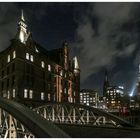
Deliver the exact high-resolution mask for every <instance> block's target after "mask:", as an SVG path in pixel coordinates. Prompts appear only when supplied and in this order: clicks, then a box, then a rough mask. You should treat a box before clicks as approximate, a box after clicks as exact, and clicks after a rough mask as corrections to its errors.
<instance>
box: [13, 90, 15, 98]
mask: <svg viewBox="0 0 140 140" xmlns="http://www.w3.org/2000/svg"><path fill="white" fill-rule="evenodd" d="M15 97H16V90H15V89H13V98H15Z"/></svg>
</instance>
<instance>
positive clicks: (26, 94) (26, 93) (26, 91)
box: [24, 89, 28, 98]
mask: <svg viewBox="0 0 140 140" xmlns="http://www.w3.org/2000/svg"><path fill="white" fill-rule="evenodd" d="M27 97H28V90H27V89H24V98H27Z"/></svg>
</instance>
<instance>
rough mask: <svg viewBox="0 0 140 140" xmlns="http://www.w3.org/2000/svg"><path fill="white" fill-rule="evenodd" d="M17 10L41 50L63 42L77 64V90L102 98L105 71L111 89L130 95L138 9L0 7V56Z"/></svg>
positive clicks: (139, 38) (139, 28)
mask: <svg viewBox="0 0 140 140" xmlns="http://www.w3.org/2000/svg"><path fill="white" fill-rule="evenodd" d="M21 9H24V13H25V18H26V20H27V23H28V27H29V29H30V31H31V32H32V35H33V38H34V40H36V41H37V42H39V43H40V44H41V45H42V46H43V47H45V48H46V49H48V50H49V49H53V48H58V47H61V43H62V42H63V41H64V40H67V41H68V42H69V45H70V50H71V56H75V55H77V56H78V59H79V63H80V67H81V89H82V88H91V89H97V90H99V91H100V92H102V85H103V79H104V71H105V69H107V70H108V71H109V79H110V82H111V83H112V84H114V85H123V86H124V87H125V89H126V91H127V92H130V91H131V90H132V88H133V86H134V85H135V83H136V80H137V79H136V78H137V75H138V56H139V54H140V52H139V51H140V10H139V9H140V3H130V2H129V3H122V2H121V3H109V2H106V3H105V2H104V3H101V2H100V3H97V2H96V3H94V2H91V3H76V2H74V3H62V2H61V3H50V2H45V3H39V2H38V3H34V2H32V3H21V2H20V3H0V50H3V49H4V48H6V47H7V46H8V45H9V40H10V39H12V38H13V37H14V36H15V34H16V31H17V22H18V19H19V16H20V10H21Z"/></svg>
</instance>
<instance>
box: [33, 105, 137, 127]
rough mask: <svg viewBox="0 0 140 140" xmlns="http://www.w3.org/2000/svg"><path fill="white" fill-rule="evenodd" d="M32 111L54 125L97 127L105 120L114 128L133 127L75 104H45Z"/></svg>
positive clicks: (110, 115)
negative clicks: (76, 124) (87, 125)
mask: <svg viewBox="0 0 140 140" xmlns="http://www.w3.org/2000/svg"><path fill="white" fill-rule="evenodd" d="M33 110H34V111H36V112H37V113H38V114H40V115H41V116H43V117H44V118H46V119H47V120H51V121H53V122H55V123H73V124H74V123H81V124H82V123H83V124H90V125H91V124H93V125H99V124H105V123H106V122H107V121H106V120H110V122H111V123H112V124H113V125H114V126H116V127H120V126H121V127H135V126H134V125H132V124H131V123H130V122H128V121H125V120H123V119H122V118H120V117H118V116H115V115H113V114H111V113H108V112H105V111H103V110H101V109H97V108H93V107H90V106H85V105H81V104H76V103H75V104H73V103H47V104H45V105H43V106H40V107H38V108H35V109H33ZM91 117H92V118H91ZM108 122H109V121H108Z"/></svg>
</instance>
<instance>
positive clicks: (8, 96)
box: [7, 90, 10, 99]
mask: <svg viewBox="0 0 140 140" xmlns="http://www.w3.org/2000/svg"><path fill="white" fill-rule="evenodd" d="M7 94H8V95H7V98H8V99H10V92H9V90H8V91H7Z"/></svg>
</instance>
